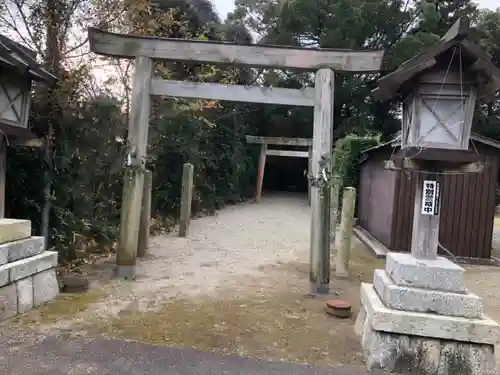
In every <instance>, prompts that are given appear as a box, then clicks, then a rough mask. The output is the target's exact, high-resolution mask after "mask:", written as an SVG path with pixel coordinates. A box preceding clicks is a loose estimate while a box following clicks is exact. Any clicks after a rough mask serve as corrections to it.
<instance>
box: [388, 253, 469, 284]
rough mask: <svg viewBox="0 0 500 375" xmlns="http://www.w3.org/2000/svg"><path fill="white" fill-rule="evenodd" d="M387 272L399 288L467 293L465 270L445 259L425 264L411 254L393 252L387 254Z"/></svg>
mask: <svg viewBox="0 0 500 375" xmlns="http://www.w3.org/2000/svg"><path fill="white" fill-rule="evenodd" d="M385 270H386V271H387V273H388V274H389V276H390V277H391V278H392V280H393V281H394V283H395V284H396V285H399V286H407V287H414V288H422V289H432V290H439V291H444V292H452V293H462V294H465V293H467V288H466V287H465V276H464V273H465V270H464V269H463V268H462V267H460V266H459V265H457V264H455V263H453V262H452V261H450V260H448V259H446V258H443V257H437V258H436V259H433V260H428V259H427V260H425V262H424V261H421V260H419V259H417V258H415V257H414V256H412V255H411V254H405V253H392V252H391V253H388V254H387V258H386V262H385Z"/></svg>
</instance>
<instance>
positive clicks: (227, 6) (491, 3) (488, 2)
mask: <svg viewBox="0 0 500 375" xmlns="http://www.w3.org/2000/svg"><path fill="white" fill-rule="evenodd" d="M212 2H213V4H214V5H215V9H217V12H218V13H219V15H220V17H221V18H222V19H225V18H226V15H227V14H228V13H229V12H231V11H232V10H233V9H234V0H212ZM476 2H477V3H478V4H479V6H480V7H481V8H489V9H492V10H495V9H496V8H497V7H500V4H499V2H498V0H477V1H476Z"/></svg>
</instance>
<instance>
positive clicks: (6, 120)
mask: <svg viewBox="0 0 500 375" xmlns="http://www.w3.org/2000/svg"><path fill="white" fill-rule="evenodd" d="M34 82H35V83H36V84H37V85H38V84H44V85H53V84H55V82H56V77H55V76H53V75H52V74H50V73H49V72H47V71H46V70H44V69H43V68H42V67H41V66H40V65H39V64H38V63H37V61H36V53H35V52H34V51H32V50H30V49H28V48H26V47H23V46H21V45H19V44H17V43H16V42H14V41H13V40H11V39H9V38H7V37H6V36H4V35H0V135H1V136H0V218H2V217H4V210H5V190H4V189H5V172H6V171H5V170H6V151H7V146H16V145H20V146H41V143H40V142H37V141H38V140H37V137H36V136H35V134H33V133H32V132H31V131H30V129H29V128H28V118H29V110H30V101H31V95H32V90H33V83H34Z"/></svg>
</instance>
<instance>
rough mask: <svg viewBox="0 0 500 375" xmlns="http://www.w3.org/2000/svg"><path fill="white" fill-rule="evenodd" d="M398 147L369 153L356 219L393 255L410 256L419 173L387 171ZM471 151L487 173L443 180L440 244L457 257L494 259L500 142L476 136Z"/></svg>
mask: <svg viewBox="0 0 500 375" xmlns="http://www.w3.org/2000/svg"><path fill="white" fill-rule="evenodd" d="M398 148H399V142H391V143H389V144H385V145H382V146H378V147H375V148H372V149H370V150H367V151H366V152H365V155H364V158H363V161H362V163H361V166H360V167H361V176H360V183H359V197H358V207H357V216H358V219H359V224H360V226H361V227H362V228H363V229H364V230H366V231H367V232H369V233H370V234H371V235H372V236H373V237H375V238H376V239H377V240H378V241H380V242H381V243H382V244H383V245H385V246H386V247H387V248H388V249H389V250H390V251H408V252H409V251H410V244H411V237H412V225H413V209H414V199H415V188H416V176H417V173H418V172H416V171H411V170H403V169H401V170H388V169H385V168H384V167H385V166H384V162H385V161H387V160H389V159H390V158H391V156H392V155H393V154H394V152H396V151H398ZM469 149H470V150H472V151H475V152H476V151H477V153H478V154H479V155H480V160H482V162H483V163H484V166H483V170H482V172H480V173H471V174H444V175H440V180H441V186H442V191H441V198H440V199H441V202H442V205H441V219H440V229H439V242H440V243H441V244H442V245H443V246H444V247H445V248H447V249H448V250H449V251H451V252H452V253H453V254H454V255H455V256H457V257H463V258H480V259H489V258H490V256H491V241H492V233H493V221H494V214H495V191H496V187H497V184H498V167H499V158H500V142H497V141H495V140H492V139H489V138H486V137H482V136H479V135H477V134H472V135H471V141H470V145H469Z"/></svg>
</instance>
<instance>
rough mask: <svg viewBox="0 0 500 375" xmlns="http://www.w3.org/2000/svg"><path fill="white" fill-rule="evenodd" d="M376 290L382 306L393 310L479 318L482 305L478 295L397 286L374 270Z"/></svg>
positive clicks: (481, 312) (383, 273)
mask: <svg viewBox="0 0 500 375" xmlns="http://www.w3.org/2000/svg"><path fill="white" fill-rule="evenodd" d="M373 287H374V288H375V290H376V292H377V294H378V295H379V297H380V299H381V300H382V302H383V304H384V305H385V306H386V307H388V308H391V309H395V310H405V311H416V312H423V313H434V314H441V315H449V316H461V317H465V318H480V317H481V316H482V314H483V302H482V299H481V298H480V297H478V296H477V295H475V294H472V293H467V294H460V293H451V292H441V291H436V290H429V289H420V288H413V287H408V286H399V285H396V284H395V283H394V282H393V281H392V279H391V278H390V276H389V275H388V274H387V272H386V271H384V270H375V273H374V276H373Z"/></svg>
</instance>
